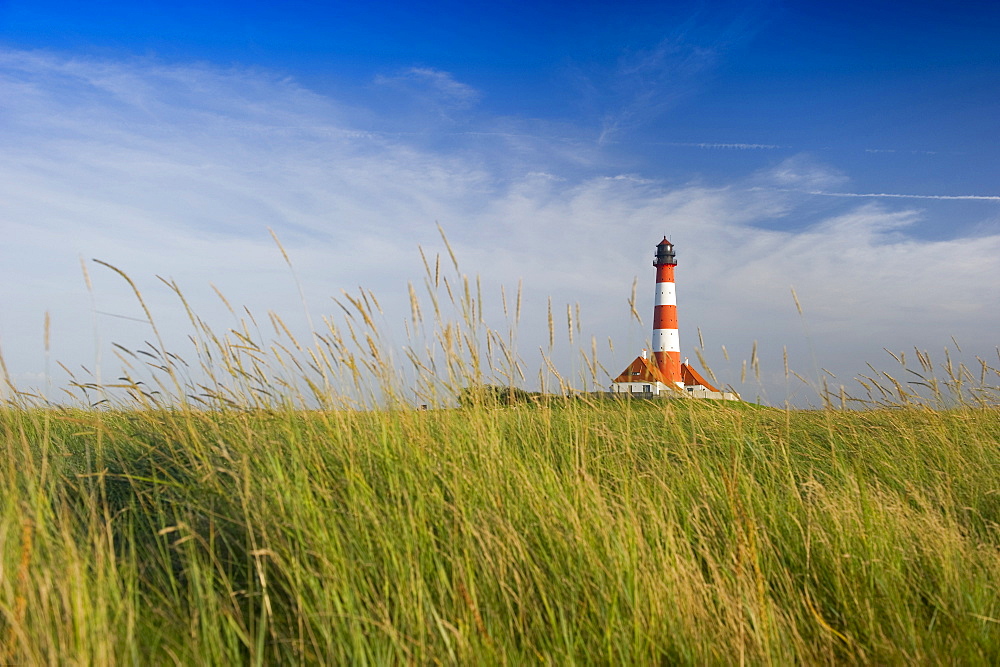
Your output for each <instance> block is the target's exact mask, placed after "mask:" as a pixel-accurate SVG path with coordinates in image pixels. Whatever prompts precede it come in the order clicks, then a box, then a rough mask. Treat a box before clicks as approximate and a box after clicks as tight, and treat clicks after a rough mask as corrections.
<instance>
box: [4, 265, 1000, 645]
mask: <svg viewBox="0 0 1000 667" xmlns="http://www.w3.org/2000/svg"><path fill="white" fill-rule="evenodd" d="M438 275H439V270H438V268H437V265H436V264H435V268H434V269H430V268H429V269H428V285H429V286H431V287H437V284H438V283H437V281H438ZM126 279H127V278H126ZM129 282H130V284H131V281H129ZM473 291H474V290H470V289H469V284H468V282H466V283H465V285H464V290H463V289H454V290H453V289H451V288H450V287H449V289H448V292H449V294H453V293H458V294H462V293H464V294H465V297H459V299H458V303H457V306H458V307H459V310H460V312H461V313H462V317H463V318H464V320H463V321H464V325H461V324H460V325H459V326H454V327H453V326H451V325H450V324H446V325H443V326H437V327H436V332H437V333H432V334H430V335H429V336H428V337H427V340H430V341H432V343H429V344H428V348H427V349H428V350H431V348H432V346H433V345H437V347H436V348H434V349H436V350H437V352H439V353H440V354H437V353H431V354H428V356H426V357H419V356H411V357H410V359H409V360H410V361H411V362H412V364H413V368H414V369H415V371H414V372H415V373H416V374H417V377H416V378H414V377H412V376H411V377H410V379H409V381H410V382H412V383H414V384H415V386H417V387H418V388H422V389H421V390H422V391H426V392H427V393H425V394H423V395H420V394H418V401H417V403H418V404H420V403H427V404H429V405H430V406H431V407H432V408H437V409H430V410H414V409H411V408H409V407H407V406H406V404H405V403H404V402H402V401H398V400H396V401H394V400H392V398H393V396H392V391H393V387H394V386H396V385H395V384H393V382H394V380H393V378H391V377H389V378H387V377H385V376H384V375H383V376H379V373H382V372H383V370H384V369H385V367H386V366H385V364H384V363H383V360H381V359H380V358H379V357H378V354H379V350H380V349H381V346H380V345H378V344H377V336H376V335H375V334H374V333H372V332H371V330H368V332H365V330H364V329H363V326H365V324H367V325H370V324H371V321H372V320H371V318H370V317H369V316H368V315H367V314H368V313H369V309H370V306H369V300H368V299H367V298H366V295H365V294H364V293H362V294H361V295H359V296H358V297H357V298H356V299H352V298H351V297H347V299H348V301H349V302H350V306H351V307H352V308H353V309H354V310H353V311H350V312H348V310H349V309H348V308H345V312H348V315H349V317H351V319H352V321H353V322H355V325H353V326H352V325H351V324H350V323H349V324H348V325H347V328H346V331H347V333H346V334H340V333H338V331H337V330H336V329H334V328H333V327H330V329H329V330H327V331H324V332H322V333H318V334H316V336H315V339H314V343H315V345H314V347H313V348H312V349H311V350H310V351H308V354H306V356H305V359H306V360H305V361H297V360H296V358H295V356H294V354H293V351H294V350H299V351H300V352H302V351H303V349H304V348H305V346H299V344H298V342H296V341H294V339H292V340H291V341H290V342H289V341H286V342H284V343H282V342H275V343H272V344H270V345H268V344H265V343H264V342H262V341H259V340H255V339H254V338H253V337H252V336H251V333H252V331H251V329H250V328H249V327H244V328H243V329H242V330H231V331H230V332H229V334H226V335H224V336H216V335H215V334H213V333H212V332H211V331H210V330H208V329H207V328H206V327H204V326H203V323H202V322H201V321H200V320H198V319H197V318H196V317H195V316H194V315H193V314H192V315H191V317H192V323H193V325H194V329H195V332H196V333H195V335H194V336H193V337H192V340H193V341H194V343H195V347H196V362H195V363H193V364H192V366H193V367H194V370H191V369H192V366H188V365H187V364H186V363H183V364H182V363H181V362H179V357H178V356H177V355H175V354H168V353H167V352H166V351H165V348H164V347H163V345H162V343H161V342H159V341H158V343H157V345H156V346H154V345H149V349H148V350H142V351H139V354H142V355H145V356H146V357H149V358H151V359H152V361H151V362H149V365H150V366H151V367H152V368H153V369H154V370H155V371H156V372H157V373H158V375H156V377H157V378H159V379H158V380H157V379H154V380H148V381H145V382H144V381H140V380H138V379H135V376H134V373H137V372H138V371H137V366H138V365H139V364H138V359H139V354H136V353H129V354H128V355H123V357H122V360H123V362H124V363H125V366H126V369H125V370H124V371H123V373H124V377H123V378H122V380H121V381H119V383H118V384H117V385H112V386H99V385H98V384H97V383H95V382H84V381H82V380H81V381H75V386H76V388H77V389H78V390H79V392H80V393H81V394H82V395H83V396H84V397H85V399H86V400H87V402H88V403H92V404H93V405H92V406H91V407H83V408H72V409H71V408H60V407H53V406H51V405H49V406H44V405H37V404H36V405H32V404H30V403H29V402H28V401H27V398H26V397H24V396H23V395H18V396H15V398H14V399H13V400H12V401H11V402H10V403H9V406H8V407H6V408H4V409H0V438H2V442H0V446H2V451H0V663H20V664H43V663H49V664H65V663H71V664H72V663H76V664H117V663H150V664H163V663H178V664H206V663H207V664H243V663H249V664H263V663H281V664H284V663H293V664H295V663H302V664H317V663H328V664H368V663H373V664H396V663H400V664H402V663H405V664H434V663H465V664H468V663H475V664H523V663H529V664H530V663H553V664H568V663H611V664H649V663H661V664H675V663H679V664H706V663H707V664H732V663H736V662H740V663H742V662H749V663H775V664H794V663H797V662H802V663H913V662H922V663H938V662H945V663H963V664H998V663H1000V484H998V480H1000V409H998V408H997V407H995V406H996V401H995V400H994V401H992V407H991V402H990V401H989V400H986V398H985V397H986V396H987V394H984V393H982V392H979V393H974V394H973V395H974V396H975V397H976V400H975V401H973V402H969V401H965V400H964V399H963V396H964V395H965V394H963V393H962V391H959V392H958V393H957V398H956V400H955V402H954V405H953V406H951V407H944V406H943V404H941V402H940V401H939V400H938V401H937V404H938V406H937V407H933V408H932V407H927V404H926V403H923V404H922V403H920V402H919V401H916V400H915V399H914V397H913V396H912V395H911V394H908V393H907V392H906V391H904V388H903V386H902V385H900V384H899V383H896V381H895V380H892V378H888V376H886V378H888V379H889V380H892V382H888V381H887V380H886V381H884V382H882V383H880V381H879V380H878V379H871V378H869V379H868V380H867V381H868V382H869V383H870V384H869V385H868V387H869V390H870V391H874V392H876V393H878V394H879V396H881V399H879V400H880V402H881V403H883V404H885V403H887V402H888V399H887V397H891V396H892V395H893V392H894V391H895V392H896V394H897V396H898V398H899V399H900V400H899V401H898V404H897V405H895V406H894V407H881V408H873V409H869V410H862V411H848V410H835V409H833V408H828V409H824V410H818V411H794V410H776V409H772V408H763V407H759V406H754V405H748V404H737V403H729V402H726V403H715V402H700V401H694V400H667V401H621V402H619V401H598V400H594V399H593V398H592V397H587V396H580V397H577V398H574V399H572V400H556V399H546V400H543V401H519V400H501V399H502V397H503V394H502V393H499V394H498V393H497V392H496V391H493V390H488V391H471V392H466V393H465V394H464V395H463V396H464V405H463V406H462V407H459V408H455V407H450V408H446V407H444V402H443V401H435V400H434V399H435V395H437V396H444V395H449V396H450V397H451V398H450V400H451V401H452V403H451V405H452V406H454V397H455V396H456V395H457V394H458V391H456V389H457V388H459V387H461V386H463V383H464V384H465V385H467V384H468V382H469V381H470V380H478V379H481V378H482V377H483V372H482V370H481V369H482V368H487V369H495V368H497V367H500V366H503V365H504V363H506V368H507V369H509V371H510V373H511V374H512V375H513V374H516V373H517V371H518V367H517V362H516V360H513V361H512V357H511V355H510V346H505V342H504V339H502V338H501V337H496V336H495V335H494V334H493V333H492V332H489V331H478V332H477V327H478V324H477V320H476V318H475V315H474V314H475V312H476V308H475V303H474V301H472V300H471V297H470V296H469V295H470V294H471V293H472V292H473ZM178 295H179V292H178ZM136 296H137V297H138V298H139V299H140V301H141V296H140V295H139V294H138V291H136ZM463 299H464V300H463ZM372 301H373V299H372ZM452 304H453V305H456V302H455V301H454V300H453V301H452ZM437 305H438V304H437V303H435V304H434V310H435V311H438V307H437ZM351 313H353V315H351ZM470 313H471V315H470ZM550 321H551V319H550ZM272 322H273V323H274V325H275V327H274V328H275V330H276V331H279V333H280V329H281V328H282V327H279V324H280V320H277V319H276V318H274V317H272ZM420 324H421V323H420V317H419V305H418V304H417V303H416V302H414V315H413V326H414V331H417V332H418V333H419V326H420ZM571 327H572V325H571ZM154 332H155V328H154ZM284 332H285V334H287V336H288V337H289V338H291V334H288V332H287V328H286V329H284ZM570 333H571V334H572V328H571V330H570ZM477 336H478V338H477ZM550 336H551V331H550ZM477 340H478V341H479V343H477V342H476V341H477ZM484 340H485V344H484V345H482V346H480V343H482V341H484ZM373 341H376V342H373ZM435 341H436V342H435ZM351 345H354V348H351ZM482 347H485V348H487V350H488V351H489V350H492V352H490V354H493V355H495V356H493V357H489V356H488V355H487V356H486V357H484V358H483V359H479V358H478V357H477V356H476V355H477V354H478V353H479V352H480V351H481V349H482ZM349 348H350V349H354V350H358V349H360V350H362V352H357V351H355V352H351V351H349ZM122 349H124V348H122ZM364 350H370V354H368V356H365V353H363V351H364ZM269 354H270V355H272V356H270V357H268V355H269ZM129 355H130V356H129ZM435 355H436V356H435ZM918 356H919V354H918ZM269 358H270V364H269V363H268V359H269ZM300 359H301V357H300ZM497 359H499V363H498V362H497V361H496V360H497ZM505 360H506V361H505ZM921 364H924V359H923V358H921ZM594 368H596V360H595V365H594ZM345 369H346V370H345ZM924 370H925V371H926V368H925V369H924ZM338 371H343V372H344V373H346V375H344V376H341V377H340V382H341V384H339V385H338V384H336V383H334V382H333V381H332V379H331V375H332V374H333V373H334V372H338ZM982 371H983V375H984V377H985V376H986V375H987V374H989V377H990V378H992V377H993V375H995V374H996V371H995V370H994V369H992V368H989V367H988V366H986V365H985V364H983V369H982ZM328 372H329V374H330V375H328V374H327V373H328ZM366 374H367V375H366ZM967 375H968V373H966V372H964V371H962V370H959V371H958V372H957V373H951V372H950V371H949V377H950V380H949V382H947V383H942V385H941V386H945V385H947V386H950V387H952V388H953V389H954V388H955V386H956V385H957V384H958V383H956V382H955V380H956V378H957V379H958V380H962V379H963V378H965V377H966V376H967ZM366 377H368V378H375V379H377V380H379V386H380V387H381V391H382V392H383V394H382V398H383V400H384V404H383V406H382V408H381V409H367V410H358V409H350V405H356V404H358V403H364V400H363V396H362V394H361V390H362V389H363V387H364V386H365V384H364V383H365V381H366V380H365V378H366ZM509 377H510V376H509ZM345 378H346V380H345ZM928 378H929V376H927V375H926V373H925V375H924V376H922V377H921V381H922V384H923V385H924V386H925V387H926V388H928V389H930V390H932V391H933V393H934V394H935V396H934V397H932V398H935V400H937V399H940V394H939V393H938V392H937V389H938V387H939V385H938V384H936V383H935V382H934V381H933V379H928ZM333 379H336V378H333ZM560 384H562V383H561V381H560ZM345 386H346V387H347V388H348V389H352V388H353V390H352V391H343V393H340V394H337V393H336V392H334V391H333V390H331V387H345ZM982 388H986V387H985V383H981V387H980V389H982ZM171 390H173V391H174V393H173V394H171V393H170V392H171ZM116 391H117V392H124V393H123V394H122V393H119V394H117V396H119V399H116V398H115V396H116V394H115V392H116ZM435 392H437V393H435ZM449 392H450V393H449ZM125 394H127V395H128V397H129V398H127V399H121V398H120V397H121V396H123V395H125ZM516 395H517V396H520V394H516ZM992 395H993V396H995V394H992ZM102 396H103V397H104V398H100V397H102ZM507 396H508V397H513V396H515V392H508V394H507ZM428 397H429V398H428ZM97 398H100V400H94V399H97ZM883 399H885V400H883ZM116 400H117V401H118V402H116ZM349 404H350V405H349ZM369 407H370V406H369Z"/></svg>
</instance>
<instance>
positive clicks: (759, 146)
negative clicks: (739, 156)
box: [663, 141, 787, 150]
mask: <svg viewBox="0 0 1000 667" xmlns="http://www.w3.org/2000/svg"><path fill="white" fill-rule="evenodd" d="M663 143H664V145H666V146H689V147H691V148H735V149H737V150H773V149H775V148H787V146H779V145H777V144H725V143H707V142H705V143H697V142H683V141H665V142H663Z"/></svg>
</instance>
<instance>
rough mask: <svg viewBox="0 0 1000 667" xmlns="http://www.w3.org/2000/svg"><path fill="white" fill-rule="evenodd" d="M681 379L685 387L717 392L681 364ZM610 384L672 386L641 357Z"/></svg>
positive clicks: (651, 362)
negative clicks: (628, 383)
mask: <svg viewBox="0 0 1000 667" xmlns="http://www.w3.org/2000/svg"><path fill="white" fill-rule="evenodd" d="M681 379H682V380H683V381H684V384H685V385H689V386H690V385H701V386H703V387H705V389H708V390H709V391H719V390H718V389H716V388H715V387H713V386H712V385H710V384H709V383H708V381H707V380H706V379H705V378H703V377H702V376H701V375H700V374H699V373H698V371H696V370H695V369H693V368H691V366H689V365H688V364H681ZM612 382H659V383H661V384H665V385H667V386H668V387H669V386H672V385H671V383H669V382H667V381H666V380H665V379H664V377H663V375H662V374H661V373H660V371H659V369H658V368H657V367H656V364H655V363H653V360H652V359H643V358H642V357H641V356H638V357H636V358H635V359H634V360H633V361H632V363H630V364H629V365H628V367H627V368H626V369H625V370H623V371H622V372H621V374H620V375H619V376H618V377H616V378H615V379H614V380H612Z"/></svg>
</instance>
